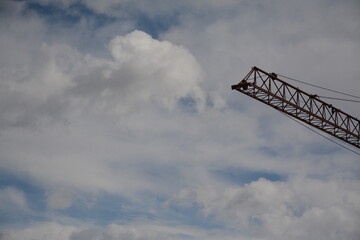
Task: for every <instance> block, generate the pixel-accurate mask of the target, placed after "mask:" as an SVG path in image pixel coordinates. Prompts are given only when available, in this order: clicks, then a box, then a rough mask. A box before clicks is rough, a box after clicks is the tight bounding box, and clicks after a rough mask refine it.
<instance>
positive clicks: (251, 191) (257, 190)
mask: <svg viewBox="0 0 360 240" xmlns="http://www.w3.org/2000/svg"><path fill="white" fill-rule="evenodd" d="M349 185H353V187H351V188H348V187H347V188H346V189H344V188H343V186H349ZM356 185H359V181H346V180H345V181H339V182H335V181H323V180H316V179H310V178H305V179H304V178H295V179H290V180H289V181H288V182H271V181H269V180H266V179H259V180H257V181H254V182H251V183H249V184H246V185H244V186H242V187H238V186H234V187H228V188H226V189H224V190H223V189H218V188H214V187H210V186H204V187H200V188H199V189H196V190H193V191H191V190H190V189H184V190H182V191H181V192H179V194H178V195H175V196H174V198H173V200H172V202H173V203H174V204H180V205H182V206H185V207H186V206H189V205H190V206H191V204H194V203H196V204H199V205H200V206H203V212H204V214H206V215H208V214H215V216H216V217H217V218H218V219H221V220H222V221H225V222H226V223H227V225H228V226H231V227H232V228H234V229H242V230H241V231H242V232H243V234H244V233H245V236H246V235H247V234H246V233H247V232H249V231H250V232H251V233H252V234H253V236H257V237H259V238H266V239H324V240H325V239H356V238H357V237H358V236H359V234H360V232H359V230H358V227H357V226H358V224H359V221H360V220H359V218H358V216H359V213H360V205H359V198H360V195H359V194H357V193H355V192H356V189H357V188H358V187H356Z"/></svg>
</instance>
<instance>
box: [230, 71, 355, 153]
mask: <svg viewBox="0 0 360 240" xmlns="http://www.w3.org/2000/svg"><path fill="white" fill-rule="evenodd" d="M231 89H233V90H237V91H239V92H241V93H243V94H245V95H247V96H249V97H252V98H254V99H256V100H258V101H260V102H262V103H265V104H267V105H269V106H270V107H273V108H275V109H276V110H279V111H281V112H283V113H285V114H287V115H288V116H291V117H293V118H296V119H298V120H300V121H302V122H304V123H306V124H308V125H310V126H312V127H315V128H317V129H319V130H321V131H324V132H326V133H328V134H330V135H332V136H334V137H336V138H338V139H340V140H342V141H344V142H346V143H348V144H351V145H352V146H355V147H357V148H360V121H359V119H357V118H355V117H353V116H351V115H349V114H348V113H345V112H343V111H341V110H340V109H338V108H336V107H334V106H332V105H331V104H329V103H326V102H324V101H322V100H321V99H319V97H318V95H312V94H309V93H307V92H305V91H302V90H301V89H299V88H297V87H294V86H292V85H291V84H289V83H287V82H285V81H284V80H281V79H280V78H279V77H278V75H277V74H276V73H268V72H266V71H264V70H262V69H260V68H258V67H253V68H252V69H251V71H250V72H249V73H248V74H247V75H246V76H245V77H244V79H243V80H242V81H240V82H239V83H238V84H236V85H232V86H231Z"/></svg>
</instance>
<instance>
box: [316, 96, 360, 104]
mask: <svg viewBox="0 0 360 240" xmlns="http://www.w3.org/2000/svg"><path fill="white" fill-rule="evenodd" d="M318 97H319V98H328V99H334V100H339V101H347V102H357V103H360V101H358V100H351V99H345V98H335V97H326V96H318Z"/></svg>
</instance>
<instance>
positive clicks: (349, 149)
mask: <svg viewBox="0 0 360 240" xmlns="http://www.w3.org/2000/svg"><path fill="white" fill-rule="evenodd" d="M278 111H279V112H280V113H281V114H283V115H285V116H286V117H288V118H290V119H291V120H293V121H295V122H297V123H299V124H300V125H302V126H303V127H306V128H307V129H309V130H311V131H313V132H314V133H316V134H318V135H320V136H322V137H323V138H326V139H327V140H329V141H331V142H333V143H335V144H337V145H339V146H340V147H343V148H345V149H346V150H348V151H350V152H353V153H355V154H357V155H359V156H360V153H358V152H356V151H354V150H352V149H351V148H348V147H346V146H345V145H342V144H340V143H338V142H336V141H334V140H332V139H331V138H329V137H327V136H325V135H323V134H321V133H319V132H317V131H315V130H314V129H312V128H310V127H309V126H307V125H305V124H303V123H302V122H300V121H299V120H297V119H295V118H293V117H291V116H289V115H287V114H285V113H283V112H281V111H280V110H278Z"/></svg>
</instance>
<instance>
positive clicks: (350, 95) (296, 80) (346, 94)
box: [278, 74, 360, 99]
mask: <svg viewBox="0 0 360 240" xmlns="http://www.w3.org/2000/svg"><path fill="white" fill-rule="evenodd" d="M278 75H279V76H281V77H284V78H287V79H289V80H293V81H295V82H300V83H303V84H306V85H310V86H313V87H317V88H321V89H324V90H327V91H330V92H334V93H338V94H342V95H345V96H348V97H353V98H359V99H360V97H359V96H356V95H352V94H348V93H344V92H340V91H336V90H332V89H329V88H324V87H321V86H318V85H315V84H311V83H307V82H304V81H300V80H298V79H295V78H291V77H287V76H284V75H281V74H278Z"/></svg>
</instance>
